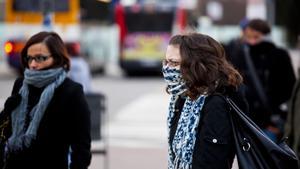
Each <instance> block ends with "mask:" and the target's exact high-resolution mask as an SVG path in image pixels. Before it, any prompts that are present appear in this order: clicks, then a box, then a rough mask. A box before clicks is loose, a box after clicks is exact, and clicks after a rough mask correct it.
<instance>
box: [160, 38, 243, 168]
mask: <svg viewBox="0 0 300 169" xmlns="http://www.w3.org/2000/svg"><path fill="white" fill-rule="evenodd" d="M162 72H163V76H164V79H165V81H166V82H167V92H168V93H169V94H170V95H171V101H170V104H169V112H168V128H169V137H168V144H169V160H168V168H169V169H181V168H189V169H203V168H210V169H231V167H232V163H233V159H234V155H235V143H234V139H233V132H232V127H231V124H230V116H229V111H230V110H229V107H228V105H227V102H226V101H225V99H223V98H222V97H221V96H220V95H223V96H228V97H230V98H231V99H232V100H234V101H235V102H236V103H237V105H239V106H240V107H241V108H242V109H243V110H244V111H245V112H247V110H248V108H247V103H246V100H245V98H244V97H243V96H242V94H241V93H240V92H239V88H240V86H241V84H242V77H241V75H240V74H239V73H238V71H237V70H235V69H234V68H233V67H232V65H231V64H229V63H228V62H227V60H226V56H225V52H224V49H223V47H222V46H221V45H220V44H219V43H218V42H217V41H215V40H214V39H212V38H211V37H209V36H207V35H203V34H198V33H191V34H186V35H175V36H173V37H172V38H171V40H170V42H169V45H168V47H167V50H166V58H165V60H164V61H163V69H162Z"/></svg>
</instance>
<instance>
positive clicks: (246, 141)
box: [222, 96, 299, 169]
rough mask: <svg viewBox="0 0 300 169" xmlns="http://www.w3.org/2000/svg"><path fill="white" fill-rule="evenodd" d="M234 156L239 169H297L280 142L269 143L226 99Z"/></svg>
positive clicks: (283, 142) (296, 160)
mask: <svg viewBox="0 0 300 169" xmlns="http://www.w3.org/2000/svg"><path fill="white" fill-rule="evenodd" d="M222 97H223V98H224V99H225V100H226V102H227V103H228V105H229V108H230V117H231V125H232V129H233V134H234V140H235V146H236V154H237V159H238V164H239V168H240V169H298V167H299V166H298V158H297V156H296V154H295V153H294V152H293V150H292V149H291V148H290V147H289V146H288V145H287V144H286V142H285V141H286V140H285V139H284V140H282V141H281V142H280V143H279V144H276V143H274V142H273V141H271V140H270V139H269V138H268V137H267V136H266V135H265V134H264V132H263V131H262V130H261V129H260V128H259V127H258V126H257V125H256V124H255V123H254V122H253V121H252V120H251V119H250V118H249V117H248V116H247V115H245V114H244V112H242V111H241V110H240V109H239V107H238V106H237V105H236V104H235V103H234V102H233V101H232V100H231V99H230V98H228V97H226V98H225V97H224V96H222Z"/></svg>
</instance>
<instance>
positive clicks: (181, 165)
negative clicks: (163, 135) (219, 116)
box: [162, 66, 206, 169]
mask: <svg viewBox="0 0 300 169" xmlns="http://www.w3.org/2000/svg"><path fill="white" fill-rule="evenodd" d="M162 72H163V75H164V79H165V81H166V82H167V84H168V86H167V90H168V92H169V93H171V94H172V97H171V101H170V105H169V114H168V129H169V133H170V129H171V122H172V121H173V118H174V114H175V103H176V100H177V99H178V97H179V96H180V95H182V94H183V93H185V92H186V91H187V88H186V85H185V82H184V80H183V79H182V75H181V73H180V69H179V68H173V67H168V66H164V67H163V69H162ZM205 98H206V95H201V96H199V97H198V98H197V99H196V100H192V99H191V98H189V97H187V98H186V100H185V103H184V106H183V108H182V111H181V115H180V118H179V121H178V125H177V129H176V133H175V135H174V138H173V141H172V142H171V140H170V135H169V136H168V140H169V149H168V151H169V159H168V169H191V168H192V161H193V152H194V146H195V142H196V129H197V127H198V126H199V121H200V112H201V110H202V108H203V105H204V102H205Z"/></svg>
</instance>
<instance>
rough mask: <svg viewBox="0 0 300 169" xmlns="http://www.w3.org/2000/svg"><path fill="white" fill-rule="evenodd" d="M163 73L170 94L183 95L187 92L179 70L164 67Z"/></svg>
mask: <svg viewBox="0 0 300 169" xmlns="http://www.w3.org/2000/svg"><path fill="white" fill-rule="evenodd" d="M162 73H163V75H164V79H165V81H166V82H167V84H168V86H167V90H168V92H169V93H170V94H172V95H181V94H182V93H184V92H185V91H186V90H187V89H186V85H185V82H184V80H183V79H182V75H181V73H180V69H179V68H176V67H169V66H163V68H162Z"/></svg>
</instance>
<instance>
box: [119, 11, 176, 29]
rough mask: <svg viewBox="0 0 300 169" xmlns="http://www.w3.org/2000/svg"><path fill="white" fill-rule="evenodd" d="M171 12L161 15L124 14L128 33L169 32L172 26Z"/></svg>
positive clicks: (143, 13) (144, 13)
mask: <svg viewBox="0 0 300 169" xmlns="http://www.w3.org/2000/svg"><path fill="white" fill-rule="evenodd" d="M173 15H174V14H173V13H172V12H161V13H158V12H157V13H146V12H141V13H130V12H128V13H126V14H125V20H126V26H127V30H128V32H139V31H143V32H170V31H171V29H172V24H173Z"/></svg>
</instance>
